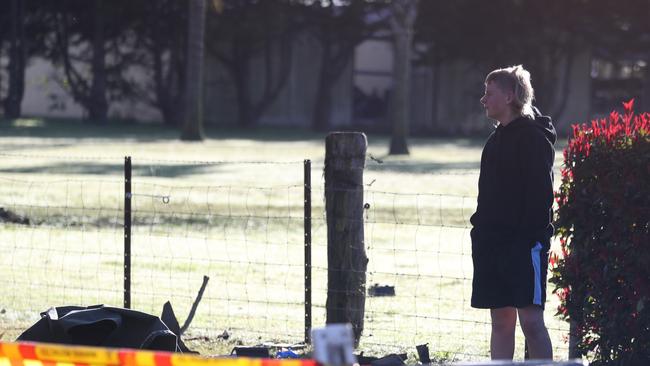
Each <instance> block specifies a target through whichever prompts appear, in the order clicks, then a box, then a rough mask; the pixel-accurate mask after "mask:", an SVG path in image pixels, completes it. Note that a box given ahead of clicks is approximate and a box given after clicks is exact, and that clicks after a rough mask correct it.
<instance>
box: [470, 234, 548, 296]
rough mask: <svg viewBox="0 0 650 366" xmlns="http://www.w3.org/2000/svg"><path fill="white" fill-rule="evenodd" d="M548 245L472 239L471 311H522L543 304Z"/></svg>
mask: <svg viewBox="0 0 650 366" xmlns="http://www.w3.org/2000/svg"><path fill="white" fill-rule="evenodd" d="M549 247H550V245H549V242H548V241H545V242H540V241H536V240H511V241H508V242H503V241H500V240H495V239H493V238H491V239H485V238H477V237H476V235H472V262H473V263H474V277H473V279H472V307H474V308H479V309H497V308H502V307H516V308H523V307H526V306H529V305H538V306H541V307H542V309H543V308H544V303H545V302H546V275H547V272H548V251H549Z"/></svg>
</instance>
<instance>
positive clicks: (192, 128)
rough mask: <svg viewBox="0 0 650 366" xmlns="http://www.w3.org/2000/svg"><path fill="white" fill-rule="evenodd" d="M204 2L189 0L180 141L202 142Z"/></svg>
mask: <svg viewBox="0 0 650 366" xmlns="http://www.w3.org/2000/svg"><path fill="white" fill-rule="evenodd" d="M205 1H206V0H190V4H189V5H190V10H189V22H188V38H187V42H188V43H187V46H188V47H187V61H186V62H187V65H186V66H187V69H186V70H187V72H186V74H185V77H186V80H185V82H186V83H185V85H186V88H185V106H186V107H185V108H186V109H185V121H184V124H183V132H182V133H181V140H187V141H201V140H203V47H204V43H203V42H204V34H205V10H206V4H205Z"/></svg>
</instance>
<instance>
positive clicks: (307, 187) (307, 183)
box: [304, 159, 311, 344]
mask: <svg viewBox="0 0 650 366" xmlns="http://www.w3.org/2000/svg"><path fill="white" fill-rule="evenodd" d="M304 173H305V178H304V181H305V194H304V196H305V201H304V207H305V215H304V220H305V222H304V224H305V225H304V226H305V228H304V229H305V344H309V343H311V160H309V159H307V160H305V163H304Z"/></svg>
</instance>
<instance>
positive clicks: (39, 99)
mask: <svg viewBox="0 0 650 366" xmlns="http://www.w3.org/2000/svg"><path fill="white" fill-rule="evenodd" d="M126 77H128V78H131V79H134V80H136V82H140V83H144V82H146V75H145V73H144V72H143V71H142V70H137V69H133V70H130V72H127V73H126ZM57 78H59V79H63V71H61V70H57V68H55V67H54V65H52V63H51V62H49V61H48V60H46V59H43V58H33V59H31V60H30V61H29V63H28V66H27V68H26V70H25V95H24V97H23V101H22V104H21V107H22V113H23V115H24V116H33V117H49V118H73V119H81V118H84V117H85V115H86V111H85V110H84V108H83V107H82V106H81V105H80V104H79V103H77V102H75V101H74V99H73V98H72V97H71V96H70V95H69V94H68V93H67V92H66V90H65V89H64V88H63V87H62V83H61V82H59V81H57ZM108 115H109V118H115V119H131V120H137V121H147V122H149V121H160V119H161V116H160V113H159V112H158V110H157V109H155V108H152V107H150V106H148V105H145V104H143V103H140V102H136V101H124V102H113V103H109V111H108Z"/></svg>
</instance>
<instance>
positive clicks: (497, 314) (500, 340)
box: [490, 307, 517, 360]
mask: <svg viewBox="0 0 650 366" xmlns="http://www.w3.org/2000/svg"><path fill="white" fill-rule="evenodd" d="M490 315H491V316H492V337H491V338H490V355H491V356H492V359H493V360H512V357H513V356H514V354H515V326H516V324H517V311H516V309H515V308H511V307H506V308H499V309H490Z"/></svg>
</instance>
